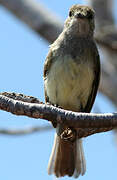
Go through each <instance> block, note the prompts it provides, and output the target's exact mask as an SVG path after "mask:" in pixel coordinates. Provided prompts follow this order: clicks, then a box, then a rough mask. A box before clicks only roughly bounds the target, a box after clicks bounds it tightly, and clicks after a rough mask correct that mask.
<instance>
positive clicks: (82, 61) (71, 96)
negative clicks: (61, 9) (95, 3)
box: [44, 5, 100, 178]
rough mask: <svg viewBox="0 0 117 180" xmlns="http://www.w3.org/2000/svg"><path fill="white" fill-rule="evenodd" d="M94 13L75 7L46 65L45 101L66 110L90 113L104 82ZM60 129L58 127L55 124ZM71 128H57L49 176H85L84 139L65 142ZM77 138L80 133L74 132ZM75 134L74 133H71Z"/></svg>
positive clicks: (86, 8) (52, 48) (88, 9)
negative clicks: (101, 75) (100, 82)
mask: <svg viewBox="0 0 117 180" xmlns="http://www.w3.org/2000/svg"><path fill="white" fill-rule="evenodd" d="M93 33H94V11H93V10H92V8H90V7H88V6H80V5H74V6H72V7H71V9H70V11H69V17H68V18H67V20H66V21H65V25H64V29H63V32H62V33H61V34H60V36H59V37H58V39H57V40H56V41H55V42H54V43H53V44H52V45H51V47H50V50H49V54H48V56H47V58H46V61H45V64H44V88H45V100H46V102H49V103H51V104H55V105H58V106H60V107H62V108H64V109H66V110H72V111H76V112H90V111H91V108H92V105H93V103H94V100H95V96H96V93H97V89H98V85H99V79H100V59H99V54H98V50H97V47H96V44H95V42H94V39H93ZM54 127H56V124H54ZM69 128H70V127H66V126H63V125H57V127H56V129H57V134H56V135H55V141H54V146H53V150H52V153H51V157H50V161H49V165H48V173H49V174H53V173H54V174H55V175H56V176H57V177H61V176H65V175H68V176H74V177H75V178H77V177H78V176H79V175H80V174H81V175H84V173H85V171H86V164H85V158H84V153H83V147H82V139H77V138H76V136H75V137H74V139H72V140H71V139H70V138H67V139H64V138H62V136H61V135H62V133H64V132H65V131H66V130H68V129H69ZM73 131H75V133H76V134H77V131H78V130H75V129H74V130H73ZM71 133H72V131H71Z"/></svg>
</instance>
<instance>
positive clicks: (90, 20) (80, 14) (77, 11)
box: [65, 5, 95, 36]
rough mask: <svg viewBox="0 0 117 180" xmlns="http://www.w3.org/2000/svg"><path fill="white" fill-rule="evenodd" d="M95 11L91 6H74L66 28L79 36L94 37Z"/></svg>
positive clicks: (66, 22)
mask: <svg viewBox="0 0 117 180" xmlns="http://www.w3.org/2000/svg"><path fill="white" fill-rule="evenodd" d="M94 15H95V13H94V10H93V9H92V8H90V7H89V6H83V5H73V6H72V7H71V8H70V10H69V16H68V18H67V20H66V21H65V28H67V29H68V30H69V31H72V33H76V34H77V35H79V36H82V35H83V36H84V35H86V36H87V35H92V34H93V31H94V28H95V25H94Z"/></svg>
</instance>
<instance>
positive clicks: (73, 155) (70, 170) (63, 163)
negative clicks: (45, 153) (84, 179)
mask: <svg viewBox="0 0 117 180" xmlns="http://www.w3.org/2000/svg"><path fill="white" fill-rule="evenodd" d="M85 171H86V163H85V158H84V152H83V147H82V139H77V140H76V141H74V142H69V141H64V140H62V139H61V138H60V137H59V136H58V135H55V140H54V145H53V150H52V153H51V156H50V160H49V164H48V174H55V175H56V176H57V177H61V176H65V175H68V176H74V177H75V178H77V177H78V176H79V175H80V174H81V175H84V173H85Z"/></svg>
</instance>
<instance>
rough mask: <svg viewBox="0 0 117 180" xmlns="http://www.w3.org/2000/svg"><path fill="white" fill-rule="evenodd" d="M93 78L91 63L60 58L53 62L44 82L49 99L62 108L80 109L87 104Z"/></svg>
mask: <svg viewBox="0 0 117 180" xmlns="http://www.w3.org/2000/svg"><path fill="white" fill-rule="evenodd" d="M93 79H94V74H93V71H92V67H91V64H88V63H85V64H77V63H75V62H74V61H72V59H70V58H68V57H67V58H66V59H65V58H64V61H62V60H61V58H60V59H58V60H57V61H56V62H55V63H53V65H52V66H51V70H50V71H49V74H48V76H47V77H46V79H45V82H44V83H45V89H46V92H47V96H48V97H49V101H50V102H51V103H53V104H57V105H59V106H60V107H62V108H64V109H68V110H72V111H80V110H81V106H82V108H84V107H85V106H86V104H87V100H88V97H89V95H90V93H91V87H92V82H93Z"/></svg>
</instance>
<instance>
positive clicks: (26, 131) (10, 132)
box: [0, 126, 53, 136]
mask: <svg viewBox="0 0 117 180" xmlns="http://www.w3.org/2000/svg"><path fill="white" fill-rule="evenodd" d="M52 129H53V128H52V126H44V127H38V126H36V127H28V128H24V129H0V134H4V135H15V136H19V135H28V134H33V133H37V132H44V131H48V130H52Z"/></svg>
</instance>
